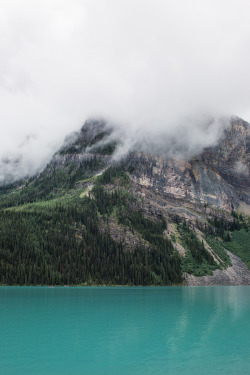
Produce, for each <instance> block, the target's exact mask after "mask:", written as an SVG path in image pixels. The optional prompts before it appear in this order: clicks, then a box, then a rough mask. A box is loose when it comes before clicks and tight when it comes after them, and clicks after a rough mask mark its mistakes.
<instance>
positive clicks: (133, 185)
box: [0, 118, 250, 285]
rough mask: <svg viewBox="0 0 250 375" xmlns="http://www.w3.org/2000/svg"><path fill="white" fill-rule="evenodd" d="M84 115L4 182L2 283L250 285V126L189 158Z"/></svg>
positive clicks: (231, 130) (0, 195)
mask: <svg viewBox="0 0 250 375" xmlns="http://www.w3.org/2000/svg"><path fill="white" fill-rule="evenodd" d="M122 144H123V139H122V138H121V137H120V138H119V136H118V133H117V132H116V131H115V129H114V127H112V126H111V125H109V124H107V123H106V122H105V121H102V120H93V119H90V120H88V121H86V123H85V124H84V126H83V127H82V129H81V131H80V132H79V133H74V134H73V135H72V136H70V137H68V138H67V139H66V141H65V144H64V145H63V146H62V147H61V149H60V150H59V151H58V152H57V153H56V154H55V155H54V157H53V158H52V160H51V161H50V163H49V164H48V165H47V167H46V168H45V169H44V171H43V172H42V173H40V174H39V175H36V176H34V177H32V178H30V179H26V180H23V181H19V182H18V183H15V184H12V185H8V186H2V187H1V188H0V210H1V215H0V277H1V279H0V282H1V283H2V284H8V285H9V284H10V285H13V284H25V285H30V284H43V285H44V284H45V285H46V284H58V285H63V284H72V285H93V284H105V285H182V284H186V285H228V284H229V285H238V284H243V285H244V284H250V271H249V269H248V268H250V231H249V227H250V218H249V216H248V215H249V213H250V183H249V182H250V178H249V175H250V125H249V124H248V123H247V122H245V121H243V120H241V119H239V118H232V119H231V120H230V124H229V126H227V127H226V128H225V130H224V132H223V134H222V136H221V138H220V140H219V142H218V143H217V144H216V145H215V146H213V147H210V148H206V149H204V150H203V151H202V152H201V153H199V154H197V155H195V156H192V157H189V159H187V158H184V157H180V153H179V154H178V157H174V156H173V153H172V154H171V155H170V154H168V153H162V152H157V148H150V147H149V148H148V149H147V148H146V147H145V145H144V144H143V143H140V142H137V144H136V146H134V147H133V148H131V149H130V150H129V151H128V152H127V153H126V154H125V155H123V157H119V155H120V153H119V150H120V148H121V147H122Z"/></svg>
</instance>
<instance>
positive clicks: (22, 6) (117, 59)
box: [0, 0, 250, 170]
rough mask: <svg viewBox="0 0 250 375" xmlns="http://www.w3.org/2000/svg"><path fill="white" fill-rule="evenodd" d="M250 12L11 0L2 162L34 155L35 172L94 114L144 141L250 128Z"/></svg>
mask: <svg viewBox="0 0 250 375" xmlns="http://www.w3.org/2000/svg"><path fill="white" fill-rule="evenodd" d="M249 11H250V5H249V2H248V1H244V0H238V1H234V0H227V1H226V0H217V1H215V0H209V1H208V0H203V1H198V0H190V1H188V2H187V1H184V0H175V1H174V0H167V1H166V0H154V1H153V0H150V1H149V0H133V1H132V0H81V1H80V0H71V1H66V0H60V1H59V0H50V1H48V0H43V1H41V0H36V1H31V0H30V1H29V0H22V1H21V2H20V1H19V0H8V1H4V0H2V1H1V3H0V54H1V60H0V103H1V110H0V131H1V133H0V134H1V137H0V158H1V157H2V156H4V155H7V154H9V153H10V154H18V153H19V152H21V154H22V155H23V160H29V159H30V158H31V154H32V161H31V162H30V163H29V164H30V165H31V166H29V168H28V169H31V170H35V169H36V167H39V165H40V164H41V163H43V161H44V159H46V157H48V156H49V155H51V154H52V152H54V150H55V149H56V147H58V146H59V145H60V144H61V143H62V141H63V138H64V136H65V134H66V133H68V132H71V131H73V130H76V129H77V128H79V127H80V126H81V125H82V123H83V121H84V120H85V119H86V118H87V117H88V116H90V115H91V116H93V115H94V116H95V115H96V116H104V117H107V118H108V119H111V120H112V121H114V122H117V123H119V124H122V126H124V127H126V129H127V128H129V127H131V128H132V129H133V132H134V133H139V134H142V133H143V131H144V133H145V132H146V131H148V132H151V133H152V132H153V133H154V132H155V133H159V132H160V131H161V130H162V129H165V130H166V131H167V132H169V133H171V134H172V132H174V128H175V127H177V131H178V132H180V133H181V132H182V133H183V132H184V133H185V130H183V129H185V127H188V129H190V130H189V134H190V136H189V141H190V142H192V140H193V137H194V136H195V137H198V136H199V137H200V138H197V139H198V141H199V139H202V138H204V137H203V133H202V130H201V129H202V128H201V127H200V128H199V127H197V121H196V122H193V123H195V125H194V126H190V124H189V125H187V122H186V121H183V122H182V125H181V127H180V125H179V124H180V120H181V119H183V118H186V116H190V115H192V116H193V115H194V114H198V115H197V116H198V119H199V118H200V114H201V113H212V114H214V113H215V114H218V115H220V114H229V115H230V114H236V115H239V116H242V117H244V118H245V119H246V120H250V109H249V102H250V73H249V66H250V50H249V48H248V44H249V40H250V23H249V16H248V15H249ZM176 124H178V126H177V125H176ZM180 129H181V130H180ZM192 129H194V132H193V133H192ZM30 134H34V135H35V138H34V140H33V142H32V141H30V143H29V145H30V146H29V147H28V148H25V147H21V149H20V147H19V145H20V144H21V143H22V142H23V141H24V140H25V138H26V136H27V135H30ZM185 134H186V133H185ZM214 134H215V135H216V134H217V130H216V129H215V132H213V133H211V134H210V135H209V137H211V142H212V140H213V138H214V137H213V135H214ZM215 138H216V137H215ZM208 139H209V138H206V140H208Z"/></svg>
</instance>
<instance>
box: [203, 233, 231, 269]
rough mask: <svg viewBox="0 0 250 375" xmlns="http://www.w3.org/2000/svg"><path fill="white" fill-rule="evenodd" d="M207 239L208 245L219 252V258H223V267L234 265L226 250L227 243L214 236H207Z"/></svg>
mask: <svg viewBox="0 0 250 375" xmlns="http://www.w3.org/2000/svg"><path fill="white" fill-rule="evenodd" d="M206 241H207V243H208V245H209V246H210V247H211V248H212V249H213V251H214V253H215V254H217V255H218V256H219V258H220V259H221V261H222V262H221V266H222V267H223V268H226V267H228V266H231V265H232V263H231V260H230V257H229V255H228V254H227V252H226V251H225V244H224V243H223V242H222V241H220V240H219V239H216V238H215V237H212V236H207V237H206Z"/></svg>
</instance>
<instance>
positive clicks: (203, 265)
mask: <svg viewBox="0 0 250 375" xmlns="http://www.w3.org/2000/svg"><path fill="white" fill-rule="evenodd" d="M177 229H178V232H179V233H180V237H181V243H182V246H183V247H184V248H185V249H186V256H185V257H182V259H181V265H182V270H183V272H188V273H192V274H193V275H195V276H204V275H211V274H212V271H213V270H215V269H217V268H218V264H217V263H216V262H215V261H214V258H213V257H212V255H211V254H210V253H209V252H208V251H207V250H206V249H205V246H204V243H203V241H200V240H199V239H198V237H197V235H196V234H195V232H194V231H193V230H191V229H190V228H189V226H188V225H187V224H186V222H185V221H184V222H183V223H178V227H177Z"/></svg>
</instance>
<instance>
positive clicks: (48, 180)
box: [0, 156, 103, 208]
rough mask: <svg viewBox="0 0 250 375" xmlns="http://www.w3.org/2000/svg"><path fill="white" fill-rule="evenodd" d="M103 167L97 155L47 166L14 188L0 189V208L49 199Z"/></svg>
mask: <svg viewBox="0 0 250 375" xmlns="http://www.w3.org/2000/svg"><path fill="white" fill-rule="evenodd" d="M101 167H103V161H102V160H101V159H100V158H98V157H97V156H93V157H92V158H89V159H86V160H83V161H82V162H81V163H79V164H77V165H75V164H72V163H68V164H66V165H65V166H63V168H58V167H54V168H51V169H49V168H48V167H47V168H46V169H45V170H44V172H43V173H41V174H40V175H39V176H35V177H32V178H30V179H29V181H28V182H26V183H24V184H23V185H22V186H19V187H18V188H16V186H15V185H13V189H11V187H9V188H8V191H6V189H5V190H4V189H3V190H2V194H1V191H0V208H7V207H12V206H19V205H22V204H25V203H33V202H38V201H44V200H50V199H52V198H54V197H55V196H60V192H62V194H64V193H65V190H67V189H71V188H73V187H74V185H75V183H76V182H77V181H79V180H84V179H86V178H89V177H91V176H92V175H93V174H94V173H95V172H96V170H98V169H100V168H101Z"/></svg>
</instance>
